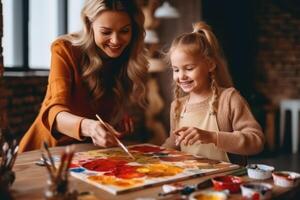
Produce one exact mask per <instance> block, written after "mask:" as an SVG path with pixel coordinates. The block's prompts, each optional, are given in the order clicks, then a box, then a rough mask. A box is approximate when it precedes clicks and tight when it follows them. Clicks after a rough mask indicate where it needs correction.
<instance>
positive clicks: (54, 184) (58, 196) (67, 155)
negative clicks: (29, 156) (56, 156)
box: [42, 142, 78, 200]
mask: <svg viewBox="0 0 300 200" xmlns="http://www.w3.org/2000/svg"><path fill="white" fill-rule="evenodd" d="M43 147H44V151H43V152H42V160H43V162H44V165H45V166H46V169H47V172H48V175H49V177H48V180H47V188H46V190H45V193H44V196H45V198H46V199H48V200H50V199H51V200H67V199H68V200H75V199H77V196H78V194H77V191H76V190H75V191H72V192H70V191H69V181H68V176H69V167H70V164H71V161H72V158H73V155H74V146H67V147H66V148H65V150H64V152H63V153H62V155H61V157H60V163H59V165H58V166H57V167H56V165H55V163H54V160H53V157H52V155H51V152H50V150H49V148H48V145H47V143H45V142H44V144H43Z"/></svg>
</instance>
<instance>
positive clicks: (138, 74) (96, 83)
mask: <svg viewBox="0 0 300 200" xmlns="http://www.w3.org/2000/svg"><path fill="white" fill-rule="evenodd" d="M106 10H112V11H122V12H126V13H127V14H128V15H129V16H130V19H131V22H132V38H131V42H130V44H129V46H128V47H127V48H126V49H125V50H124V52H123V54H122V55H121V56H122V59H124V60H121V61H120V62H119V65H120V66H114V67H119V70H117V73H115V74H114V77H112V79H113V81H114V84H113V88H109V87H105V85H104V84H103V81H102V80H101V78H107V77H103V75H102V74H101V71H102V70H103V60H102V58H101V57H100V56H99V50H97V48H98V47H97V46H96V44H95V41H94V33H93V29H92V23H93V22H94V20H95V19H96V17H97V16H98V15H99V14H100V13H101V12H103V11H106ZM81 20H82V22H83V29H82V30H81V31H79V32H76V33H74V34H69V35H65V36H63V37H62V38H64V39H66V40H68V41H70V42H71V43H72V44H73V45H74V46H78V47H79V48H80V49H81V50H82V52H83V57H82V60H81V66H82V74H83V75H82V79H83V81H84V82H85V83H86V86H87V87H88V89H89V91H90V96H91V99H92V103H96V102H97V101H98V100H99V99H101V97H102V96H103V95H104V94H105V93H106V92H107V90H109V89H111V91H112V93H113V96H114V99H117V100H118V101H115V103H118V105H116V107H115V109H116V110H117V109H118V108H119V107H120V106H121V104H122V103H123V102H124V101H125V99H127V98H128V97H129V98H130V99H131V100H132V101H133V102H137V103H138V104H139V105H141V106H145V102H146V100H145V98H146V97H145V94H146V86H145V80H146V78H147V70H148V69H147V66H148V62H147V60H146V57H145V48H144V36H145V30H144V27H143V25H144V20H145V19H144V15H143V12H142V11H141V9H140V7H139V6H138V4H137V2H136V1H135V0H86V1H85V3H84V6H83V8H82V10H81Z"/></svg>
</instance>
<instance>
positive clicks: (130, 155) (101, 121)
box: [96, 114, 135, 160]
mask: <svg viewBox="0 0 300 200" xmlns="http://www.w3.org/2000/svg"><path fill="white" fill-rule="evenodd" d="M96 117H97V119H98V120H99V122H100V123H101V124H102V125H103V126H104V127H105V128H106V129H107V130H108V131H109V132H110V133H111V135H112V136H113V137H114V139H115V140H116V141H117V143H118V145H119V146H120V147H121V148H122V149H123V150H124V151H125V152H126V153H127V154H128V155H129V157H130V158H132V159H133V160H135V157H134V156H133V155H132V154H131V153H130V152H129V150H128V149H127V148H126V147H125V145H124V144H123V143H122V142H121V141H120V140H119V139H118V138H117V136H116V135H115V130H113V129H112V128H110V127H109V126H107V125H106V124H105V122H104V121H103V120H102V119H101V118H100V117H99V116H98V115H97V114H96Z"/></svg>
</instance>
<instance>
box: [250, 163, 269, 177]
mask: <svg viewBox="0 0 300 200" xmlns="http://www.w3.org/2000/svg"><path fill="white" fill-rule="evenodd" d="M246 168H247V173H248V176H249V177H250V178H253V179H258V180H265V179H268V178H271V177H272V172H273V171H274V169H275V168H274V167H273V166H269V165H263V164H249V165H247V166H246Z"/></svg>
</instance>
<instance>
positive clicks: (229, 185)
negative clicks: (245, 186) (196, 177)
mask: <svg viewBox="0 0 300 200" xmlns="http://www.w3.org/2000/svg"><path fill="white" fill-rule="evenodd" d="M211 180H212V182H213V186H214V189H215V190H229V191H230V193H237V192H239V191H240V185H241V184H242V182H243V180H242V179H241V178H240V177H237V176H229V175H226V176H217V177H214V178H212V179H211Z"/></svg>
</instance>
